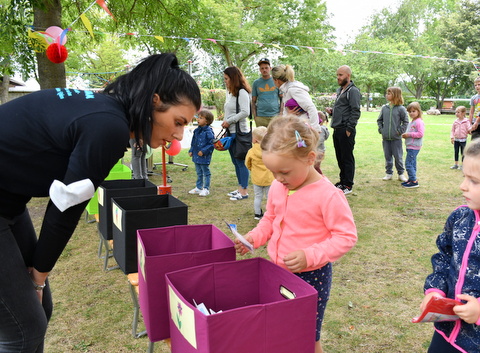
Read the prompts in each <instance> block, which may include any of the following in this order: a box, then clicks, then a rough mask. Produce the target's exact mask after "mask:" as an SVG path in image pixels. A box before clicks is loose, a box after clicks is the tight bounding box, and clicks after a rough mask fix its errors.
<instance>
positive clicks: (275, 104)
mask: <svg viewBox="0 0 480 353" xmlns="http://www.w3.org/2000/svg"><path fill="white" fill-rule="evenodd" d="M258 68H259V70H260V74H261V75H262V76H261V77H260V78H258V79H256V80H255V81H254V82H253V86H252V114H253V117H254V119H255V124H256V125H257V126H268V124H269V122H270V120H272V118H273V117H275V116H277V115H278V113H279V112H280V96H279V92H278V88H277V86H275V83H274V82H273V78H272V76H271V75H270V71H271V70H272V67H271V66H270V60H268V59H267V58H263V59H260V61H259V62H258Z"/></svg>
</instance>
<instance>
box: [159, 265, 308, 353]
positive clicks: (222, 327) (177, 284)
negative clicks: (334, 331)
mask: <svg viewBox="0 0 480 353" xmlns="http://www.w3.org/2000/svg"><path fill="white" fill-rule="evenodd" d="M166 278H167V291H168V298H169V299H168V300H169V310H170V316H169V319H170V337H171V343H172V353H225V352H228V353H245V352H248V353H265V352H275V353H292V352H302V353H313V352H314V351H315V320H316V309H317V298H318V293H317V292H316V290H315V289H314V288H313V287H312V286H310V285H309V284H307V283H306V282H305V281H303V280H302V279H300V278H299V277H297V276H296V275H294V274H293V273H291V272H288V271H286V270H285V269H283V268H281V267H279V266H277V265H275V264H274V263H272V262H270V261H268V260H265V259H263V258H254V259H248V260H240V261H233V262H222V263H214V264H207V265H203V266H197V267H192V268H189V269H185V270H180V271H176V272H171V273H168V274H167V275H166ZM194 301H195V302H196V303H197V304H200V303H203V304H204V305H205V307H206V308H207V310H208V309H211V310H213V311H215V312H216V313H214V314H211V315H205V314H204V313H202V312H201V311H200V310H199V309H198V308H197V307H196V306H195V305H194Z"/></svg>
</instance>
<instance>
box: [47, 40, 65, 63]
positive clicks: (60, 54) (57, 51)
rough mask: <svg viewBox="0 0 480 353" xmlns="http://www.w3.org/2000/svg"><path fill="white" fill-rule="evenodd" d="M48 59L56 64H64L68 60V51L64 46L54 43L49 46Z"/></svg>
mask: <svg viewBox="0 0 480 353" xmlns="http://www.w3.org/2000/svg"><path fill="white" fill-rule="evenodd" d="M46 54H47V58H48V60H50V61H51V62H52V63H54V64H60V63H63V62H64V61H65V60H67V57H68V51H67V48H65V46H64V45H61V44H58V43H52V44H50V45H49V46H48V48H47V51H46Z"/></svg>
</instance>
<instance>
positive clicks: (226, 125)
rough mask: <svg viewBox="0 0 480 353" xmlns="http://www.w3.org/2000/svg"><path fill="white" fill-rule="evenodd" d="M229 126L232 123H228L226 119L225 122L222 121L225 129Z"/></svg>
mask: <svg viewBox="0 0 480 353" xmlns="http://www.w3.org/2000/svg"><path fill="white" fill-rule="evenodd" d="M229 126H230V124H229V123H227V122H226V121H224V122H223V123H222V127H223V128H224V129H228V128H229Z"/></svg>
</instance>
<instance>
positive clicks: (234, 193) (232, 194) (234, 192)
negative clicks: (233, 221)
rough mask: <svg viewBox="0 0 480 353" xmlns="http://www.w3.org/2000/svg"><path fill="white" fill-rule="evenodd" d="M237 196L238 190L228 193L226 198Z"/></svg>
mask: <svg viewBox="0 0 480 353" xmlns="http://www.w3.org/2000/svg"><path fill="white" fill-rule="evenodd" d="M237 194H240V193H239V192H238V190H233V191H232V192H229V193H228V194H227V196H230V197H232V196H235V195H237Z"/></svg>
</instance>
